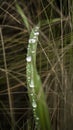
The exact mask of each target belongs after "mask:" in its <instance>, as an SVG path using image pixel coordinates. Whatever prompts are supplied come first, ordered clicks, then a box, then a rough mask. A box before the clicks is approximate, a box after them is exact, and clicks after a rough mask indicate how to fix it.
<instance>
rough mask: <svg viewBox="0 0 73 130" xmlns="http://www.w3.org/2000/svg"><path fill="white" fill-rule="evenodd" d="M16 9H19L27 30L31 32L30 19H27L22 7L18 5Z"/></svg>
mask: <svg viewBox="0 0 73 130" xmlns="http://www.w3.org/2000/svg"><path fill="white" fill-rule="evenodd" d="M16 8H17V11H18V13H19V14H20V16H21V17H22V19H23V22H24V24H25V26H26V28H27V29H28V31H30V27H29V23H28V19H27V17H26V15H25V14H24V12H23V11H22V9H21V7H20V6H19V5H18V4H16Z"/></svg>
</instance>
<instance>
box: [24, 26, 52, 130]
mask: <svg viewBox="0 0 73 130" xmlns="http://www.w3.org/2000/svg"><path fill="white" fill-rule="evenodd" d="M38 35H39V27H38V26H36V27H34V28H33V29H32V32H31V34H30V39H29V44H28V52H27V58H26V60H27V66H26V67H27V68H26V72H27V85H28V92H29V98H30V103H31V105H32V109H33V114H34V119H35V125H36V129H37V130H50V119H49V113H48V107H47V104H46V100H45V95H44V92H43V88H42V83H41V80H40V76H39V75H38V72H37V68H36V49H37V43H38Z"/></svg>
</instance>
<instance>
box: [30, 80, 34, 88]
mask: <svg viewBox="0 0 73 130" xmlns="http://www.w3.org/2000/svg"><path fill="white" fill-rule="evenodd" d="M30 87H31V88H34V83H33V81H32V80H31V83H30Z"/></svg>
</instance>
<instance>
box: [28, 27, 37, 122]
mask: <svg viewBox="0 0 73 130" xmlns="http://www.w3.org/2000/svg"><path fill="white" fill-rule="evenodd" d="M38 36H39V26H36V27H35V28H34V29H33V32H32V36H30V39H29V45H28V55H27V58H26V60H27V73H28V78H27V80H28V85H29V88H30V97H31V100H32V108H33V112H34V117H35V119H36V124H38V120H39V117H38V116H37V115H36V109H37V102H36V99H35V97H36V96H35V95H36V93H35V85H34V80H33V78H32V77H33V76H32V74H33V73H32V69H31V68H32V55H34V54H35V53H36V49H35V45H36V44H37V42H38ZM33 70H34V69H33Z"/></svg>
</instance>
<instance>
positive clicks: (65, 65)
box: [0, 0, 73, 130]
mask: <svg viewBox="0 0 73 130" xmlns="http://www.w3.org/2000/svg"><path fill="white" fill-rule="evenodd" d="M18 3H19V5H20V7H21V8H22V9H21V8H20V7H19V6H18V5H17V6H16V3H15V1H11V0H10V1H8V2H6V1H0V11H1V15H0V23H1V24H0V27H1V33H0V43H1V44H0V100H1V102H0V105H1V107H0V114H1V116H2V117H4V119H5V121H4V122H6V121H8V124H9V126H13V125H12V124H13V123H12V122H14V127H15V129H25V130H28V129H30V130H31V129H33V128H34V127H35V126H36V127H37V128H34V129H38V127H39V129H41V122H43V120H44V119H42V114H41V110H42V108H40V109H41V110H40V113H38V110H39V109H38V110H37V108H38V107H35V112H34V108H33V106H32V102H33V100H32V99H34V100H35V102H36V105H37V106H40V105H42V106H44V108H45V106H46V105H44V104H46V102H45V101H47V106H48V108H49V112H50V120H51V124H52V125H51V127H52V129H53V130H55V129H56V130H62V129H64V130H67V129H68V130H71V129H72V128H73V125H72V124H73V123H72V122H73V105H72V99H73V89H72V86H73V56H72V55H73V36H72V35H73V2H72V0H64V1H63V0H59V1H57V0H52V1H50V0H37V1H34V0H31V1H29V0H27V1H25V2H24V1H23V0H22V1H18ZM21 17H22V18H21ZM37 23H40V29H39V30H38V31H39V37H38V38H37V39H38V40H37V43H36V44H35V45H36V48H37V51H36V48H35V52H36V53H35V55H34V56H35V57H33V55H31V57H32V59H34V60H33V61H35V63H36V64H35V66H34V67H35V68H37V69H35V71H34V72H35V73H31V75H36V76H35V77H36V78H35V77H32V78H33V80H34V81H35V82H36V79H37V78H38V77H39V75H40V77H41V80H40V77H39V80H38V79H37V84H39V83H40V84H41V85H38V86H40V87H35V88H36V90H35V92H34V91H33V92H34V93H37V95H35V94H34V96H33V98H32V96H31V95H33V93H31V95H30V92H31V90H32V89H33V88H31V89H30V83H29V82H28V80H27V81H26V66H28V64H29V66H30V65H31V66H32V65H33V61H32V60H31V62H29V63H26V55H27V53H28V52H29V49H28V51H27V46H28V41H29V42H30V41H31V40H30V39H31V38H33V37H34V33H33V32H35V29H36V25H37ZM37 44H38V46H37ZM29 45H31V49H33V48H32V44H29ZM30 52H31V51H30ZM31 54H34V53H32V52H31ZM31 63H32V64H31ZM5 64H6V65H5ZM36 65H37V66H36ZM37 70H38V73H37ZM30 71H31V67H30ZM27 75H28V73H27ZM27 82H28V83H27ZM38 82H39V83H38ZM41 82H42V83H41ZM27 84H28V87H26V86H27ZM35 86H36V83H35ZM27 88H28V91H27V92H26V91H25V90H26V89H27ZM41 88H43V89H44V92H42V93H41V91H43V90H42V89H41ZM38 91H39V92H38ZM40 94H41V95H40ZM42 94H44V96H43V95H42ZM25 95H29V98H30V105H29V100H28V98H26V97H27V96H25ZM41 97H42V98H44V99H43V100H42V101H41V99H40V98H41ZM45 98H46V99H45ZM5 99H6V100H5ZM24 99H25V100H24ZM43 101H44V102H45V103H44V102H43ZM39 102H41V103H40V105H38V104H39ZM43 103H44V104H43ZM27 104H28V105H27ZM36 105H35V106H36ZM48 108H46V110H47V109H48ZM32 110H33V111H32ZM31 111H32V113H33V116H32V113H31ZM42 111H44V110H42ZM47 111H48V110H47ZM43 113H44V112H43ZM45 113H46V112H45ZM40 115H41V118H39V119H40V120H41V122H40V120H38V121H37V120H36V117H38V116H40ZM48 117H49V116H48ZM14 120H15V121H14ZM46 120H47V118H46V119H45V122H44V123H43V125H44V124H46V122H47V121H46ZM34 122H35V123H34ZM37 123H38V125H37ZM2 124H3V122H2V121H0V126H1V129H5V128H4V126H6V124H7V122H6V124H3V126H2ZM34 124H35V125H34ZM42 127H43V128H44V127H45V125H44V126H42ZM9 129H10V128H9Z"/></svg>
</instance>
